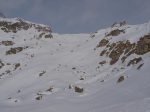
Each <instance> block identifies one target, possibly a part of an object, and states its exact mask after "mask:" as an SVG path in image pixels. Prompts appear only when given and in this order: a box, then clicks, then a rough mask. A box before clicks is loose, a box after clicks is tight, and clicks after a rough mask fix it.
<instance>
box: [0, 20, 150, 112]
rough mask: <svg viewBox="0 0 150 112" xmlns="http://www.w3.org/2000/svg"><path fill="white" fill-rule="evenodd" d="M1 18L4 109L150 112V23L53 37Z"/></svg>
mask: <svg viewBox="0 0 150 112" xmlns="http://www.w3.org/2000/svg"><path fill="white" fill-rule="evenodd" d="M0 21H1V24H0V28H1V30H0V52H1V53H0V111H1V112H10V111H11V112H77V111H78V112H135V111H136V112H149V110H150V85H149V82H150V75H149V72H150V70H149V69H150V67H149V66H150V64H149V63H150V60H149V58H150V53H149V51H150V35H149V34H150V23H145V24H141V25H126V24H123V25H121V24H115V25H113V26H112V27H110V28H107V29H102V30H99V31H98V32H95V33H93V34H64V35H59V34H54V33H53V34H52V35H53V37H52V35H51V30H50V28H49V27H48V26H44V25H38V24H34V23H30V22H27V21H24V20H20V19H17V18H16V19H1V20H0ZM16 23H17V24H16ZM14 24H15V25H14ZM46 35H48V36H46ZM47 37H48V38H47ZM127 40H128V41H127Z"/></svg>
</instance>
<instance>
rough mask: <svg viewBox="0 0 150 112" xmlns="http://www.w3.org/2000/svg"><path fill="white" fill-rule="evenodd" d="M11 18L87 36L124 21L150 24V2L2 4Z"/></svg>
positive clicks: (1, 0)
mask: <svg viewBox="0 0 150 112" xmlns="http://www.w3.org/2000/svg"><path fill="white" fill-rule="evenodd" d="M0 11H1V12H3V13H4V14H5V15H6V16H7V17H21V18H24V19H26V20H29V21H33V22H37V23H42V24H47V25H50V26H51V27H52V30H53V31H54V32H58V33H86V32H95V31H97V30H98V29H101V28H105V27H108V26H110V25H111V24H112V23H114V22H117V21H118V22H119V21H122V20H126V21H128V23H129V24H139V23H144V22H147V21H149V20H150V0H0Z"/></svg>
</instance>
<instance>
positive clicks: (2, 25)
mask: <svg viewBox="0 0 150 112" xmlns="http://www.w3.org/2000/svg"><path fill="white" fill-rule="evenodd" d="M31 28H34V29H36V30H37V32H39V33H40V34H39V37H38V38H39V39H40V38H52V37H53V36H52V34H51V33H52V30H51V28H50V27H48V26H44V25H39V24H35V23H31V22H27V21H24V20H23V19H20V18H16V19H15V22H14V21H7V20H5V19H1V20H0V29H1V30H2V31H4V32H5V33H9V32H12V33H17V32H19V31H21V30H24V31H26V30H29V29H31Z"/></svg>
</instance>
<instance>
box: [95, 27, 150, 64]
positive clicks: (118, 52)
mask: <svg viewBox="0 0 150 112" xmlns="http://www.w3.org/2000/svg"><path fill="white" fill-rule="evenodd" d="M121 33H125V31H124V30H122V29H121V30H119V29H118V28H117V29H114V30H112V31H110V32H109V33H108V34H106V35H105V37H104V38H103V39H101V41H100V42H99V44H98V45H97V48H102V49H103V50H102V51H101V52H100V56H106V57H109V58H110V65H113V64H115V63H117V62H118V61H119V60H121V61H122V63H124V62H125V61H126V60H127V59H128V57H129V56H131V55H133V54H135V55H139V56H140V55H144V54H146V53H148V52H150V34H147V35H144V36H143V37H140V38H139V40H138V41H137V42H130V40H121V41H117V42H111V40H113V39H114V38H118V37H114V36H119V35H120V34H121ZM141 60H142V57H137V58H136V57H135V58H134V59H132V60H129V62H128V64H127V66H130V65H134V64H137V63H139V62H140V61H141Z"/></svg>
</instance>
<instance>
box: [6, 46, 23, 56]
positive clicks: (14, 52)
mask: <svg viewBox="0 0 150 112" xmlns="http://www.w3.org/2000/svg"><path fill="white" fill-rule="evenodd" d="M23 49H24V48H23V47H14V48H10V50H8V51H6V55H11V54H17V53H19V52H21V51H22V50H23Z"/></svg>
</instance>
